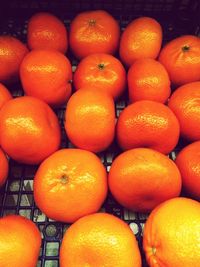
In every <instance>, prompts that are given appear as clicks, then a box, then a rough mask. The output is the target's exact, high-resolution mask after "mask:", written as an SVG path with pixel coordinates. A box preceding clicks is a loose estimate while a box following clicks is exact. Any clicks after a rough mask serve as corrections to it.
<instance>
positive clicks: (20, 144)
mask: <svg viewBox="0 0 200 267" xmlns="http://www.w3.org/2000/svg"><path fill="white" fill-rule="evenodd" d="M60 141H61V132H60V126H59V122H58V118H57V117H56V115H55V113H54V112H53V111H52V109H51V108H50V107H49V106H48V105H47V104H46V103H45V102H43V101H41V100H39V99H37V98H34V97H30V96H22V97H17V98H14V99H12V100H10V101H8V102H7V103H5V105H4V106H3V107H2V108H1V110H0V144H1V147H2V148H3V150H4V151H5V152H6V153H7V154H8V155H9V156H10V157H11V158H13V159H14V160H16V161H18V162H21V163H26V164H38V163H40V162H41V161H43V160H44V159H45V158H46V157H48V156H49V155H50V154H52V153H53V152H55V151H56V150H57V149H58V148H59V146H60Z"/></svg>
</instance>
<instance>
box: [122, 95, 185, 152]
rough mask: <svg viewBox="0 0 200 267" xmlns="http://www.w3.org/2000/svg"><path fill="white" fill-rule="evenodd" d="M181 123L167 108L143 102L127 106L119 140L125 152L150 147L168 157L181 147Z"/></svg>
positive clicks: (123, 112)
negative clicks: (177, 147)
mask: <svg viewBox="0 0 200 267" xmlns="http://www.w3.org/2000/svg"><path fill="white" fill-rule="evenodd" d="M179 134H180V126H179V122H178V120H177V118H176V116H175V115H174V113H173V112H172V111H171V110H170V109H169V108H168V107H167V106H165V105H163V104H161V103H158V102H155V101H150V100H141V101H137V102H135V103H133V104H131V105H129V106H127V107H126V108H125V109H124V110H123V111H122V112H121V114H120V116H119V119H118V122H117V140H118V144H119V145H120V147H121V148H122V149H123V150H128V149H131V148H137V147H147V148H152V149H155V150H158V151H159V152H162V153H164V154H168V153H170V152H171V151H172V150H173V149H174V148H175V146H176V145H177V143H178V140H179Z"/></svg>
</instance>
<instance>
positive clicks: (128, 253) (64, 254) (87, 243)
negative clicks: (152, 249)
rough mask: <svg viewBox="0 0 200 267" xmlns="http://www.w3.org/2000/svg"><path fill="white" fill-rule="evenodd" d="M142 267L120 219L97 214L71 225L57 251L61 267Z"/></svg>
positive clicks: (133, 243)
mask: <svg viewBox="0 0 200 267" xmlns="http://www.w3.org/2000/svg"><path fill="white" fill-rule="evenodd" d="M80 266H90V267H113V266H115V267H122V266H123V267H130V266H134V267H141V266H142V265H141V256H140V252H139V249H138V245H137V242H136V239H135V236H134V234H133V233H132V231H131V230H130V228H129V227H128V225H127V224H126V223H125V222H123V221H122V220H120V219H119V218H117V217H115V216H113V215H110V214H107V213H96V214H92V215H88V216H85V217H83V218H81V219H79V220H78V221H77V222H75V223H74V224H73V225H71V226H70V227H69V228H68V229H67V231H66V233H65V235H64V237H63V241H62V244H61V249H60V267H80Z"/></svg>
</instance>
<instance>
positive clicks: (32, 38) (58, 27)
mask: <svg viewBox="0 0 200 267" xmlns="http://www.w3.org/2000/svg"><path fill="white" fill-rule="evenodd" d="M27 42H28V46H29V48H30V49H55V50H58V51H59V52H61V53H66V52H67V48H68V38H67V30H66V28H65V25H64V24H63V22H62V21H61V20H60V19H58V18H57V17H56V16H54V15H53V14H51V13H47V12H39V13H36V14H34V15H33V16H32V17H31V18H30V20H29V21H28V28H27Z"/></svg>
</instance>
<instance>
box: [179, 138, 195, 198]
mask: <svg viewBox="0 0 200 267" xmlns="http://www.w3.org/2000/svg"><path fill="white" fill-rule="evenodd" d="M175 162H176V164H177V166H178V168H179V170H180V172H181V176H182V181H183V188H184V189H185V191H186V192H187V193H188V194H189V196H191V197H192V198H195V199H198V200H200V141H197V142H194V143H192V144H190V145H188V146H186V147H184V148H183V149H182V150H181V151H180V152H179V153H178V156H177V158H176V161H175Z"/></svg>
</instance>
